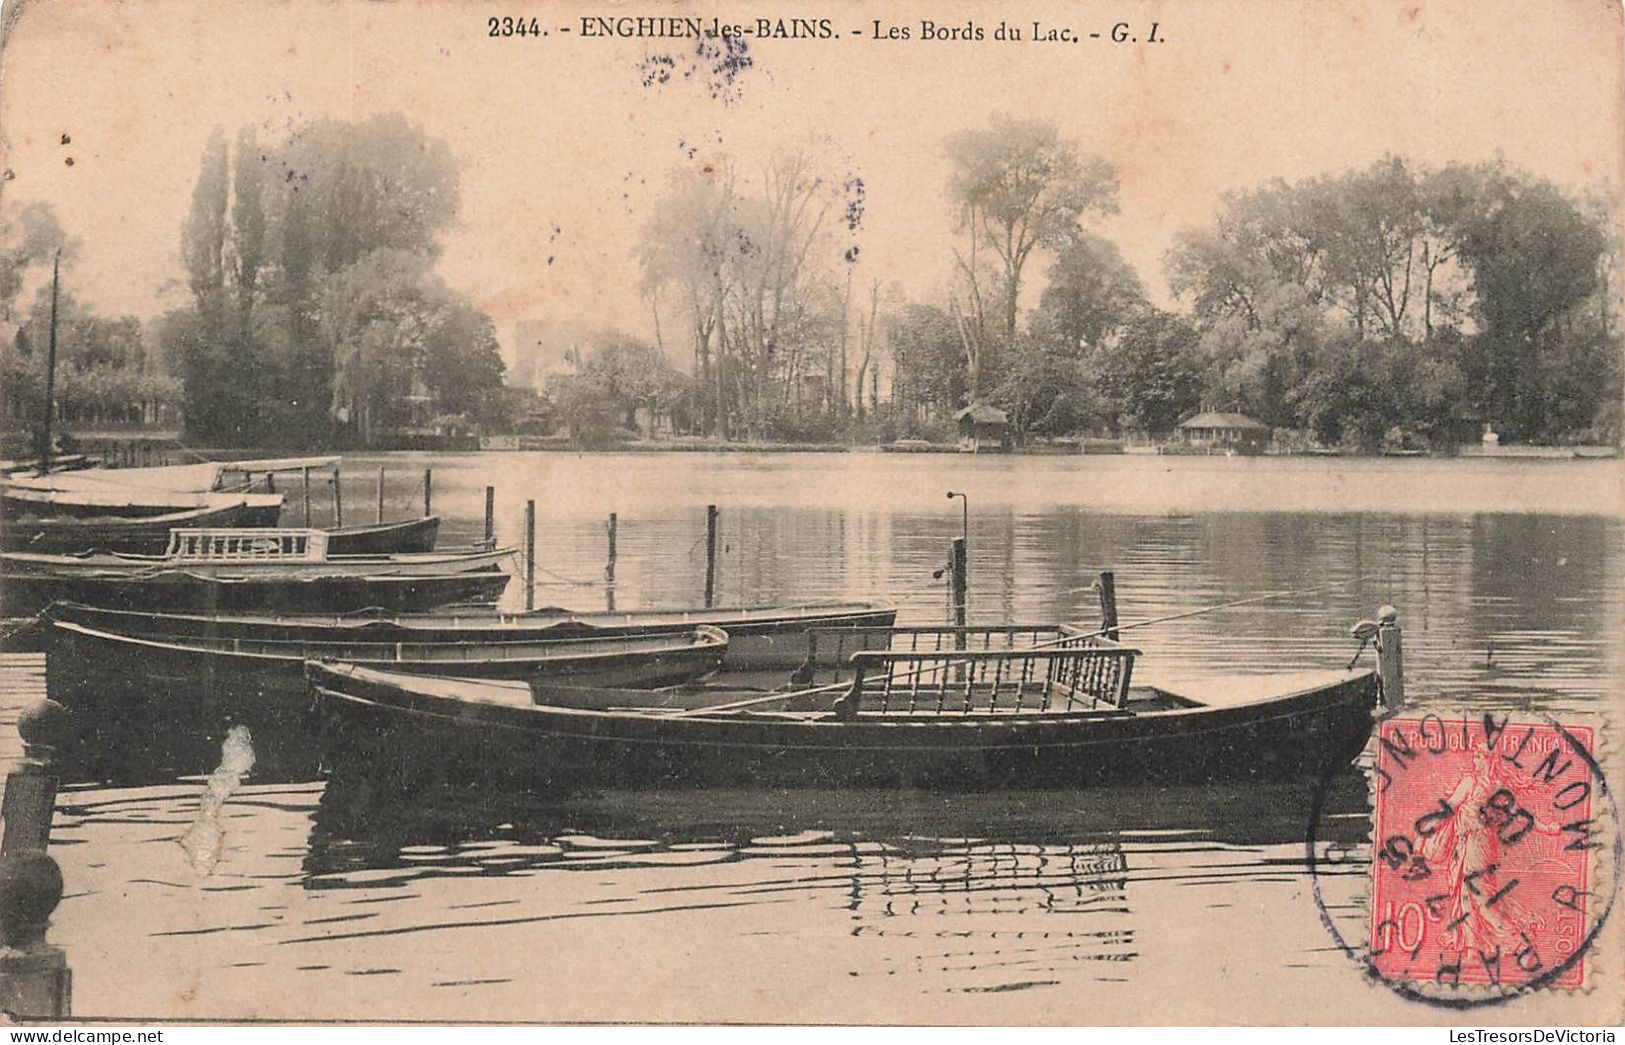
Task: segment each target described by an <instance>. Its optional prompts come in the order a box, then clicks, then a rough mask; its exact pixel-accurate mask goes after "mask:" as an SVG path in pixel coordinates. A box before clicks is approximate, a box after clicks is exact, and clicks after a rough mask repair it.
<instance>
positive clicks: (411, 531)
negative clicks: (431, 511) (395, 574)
mask: <svg viewBox="0 0 1625 1045" xmlns="http://www.w3.org/2000/svg"><path fill="white" fill-rule="evenodd" d="M439 535H440V516H438V515H425V516H424V517H423V518H421V519H407V520H405V521H403V522H392V523H373V524H369V525H364V526H341V527H338V528H337V529H332V530H328V531H327V553H328V554H329V555H394V554H399V553H402V552H432V551H434V542H435V538H436V537H438V536H439Z"/></svg>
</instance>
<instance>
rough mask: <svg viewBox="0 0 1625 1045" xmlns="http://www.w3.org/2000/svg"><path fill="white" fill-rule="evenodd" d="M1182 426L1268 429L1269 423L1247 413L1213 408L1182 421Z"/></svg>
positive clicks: (1180, 424) (1180, 425)
mask: <svg viewBox="0 0 1625 1045" xmlns="http://www.w3.org/2000/svg"><path fill="white" fill-rule="evenodd" d="M1179 427H1181V428H1242V429H1249V430H1251V429H1267V428H1269V425H1267V424H1265V423H1264V422H1262V421H1254V420H1253V419H1252V418H1250V417H1248V416H1247V415H1246V414H1225V413H1218V412H1215V411H1212V410H1209V411H1206V412H1204V413H1200V414H1197V415H1196V416H1195V417H1193V418H1191V419H1190V420H1189V421H1181V422H1180V423H1179Z"/></svg>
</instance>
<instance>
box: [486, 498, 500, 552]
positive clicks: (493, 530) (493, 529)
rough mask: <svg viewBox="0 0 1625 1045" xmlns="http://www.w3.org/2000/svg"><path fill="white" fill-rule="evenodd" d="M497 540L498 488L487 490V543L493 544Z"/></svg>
mask: <svg viewBox="0 0 1625 1045" xmlns="http://www.w3.org/2000/svg"><path fill="white" fill-rule="evenodd" d="M496 539H497V488H496V487H494V486H487V487H486V488H485V543H487V544H491V543H493V542H494V541H495V540H496Z"/></svg>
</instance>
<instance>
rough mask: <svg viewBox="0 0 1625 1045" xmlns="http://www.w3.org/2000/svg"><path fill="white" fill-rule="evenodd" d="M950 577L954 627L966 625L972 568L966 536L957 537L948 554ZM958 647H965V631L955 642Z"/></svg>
mask: <svg viewBox="0 0 1625 1045" xmlns="http://www.w3.org/2000/svg"><path fill="white" fill-rule="evenodd" d="M948 577H949V584H950V585H951V587H952V592H953V601H954V627H956V628H963V627H965V618H966V616H967V604H968V601H969V600H968V599H967V598H966V589H967V588H968V587H969V584H970V569H969V565H968V557H967V555H966V546H965V538H963V537H955V538H954V544H953V550H952V552H950V553H949V556H948ZM954 647H955V648H956V649H964V648H965V633H964V632H963V631H961V632H960V633H959V635H958V636H957V638H956V641H955V643H954Z"/></svg>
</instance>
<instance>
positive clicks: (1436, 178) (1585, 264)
mask: <svg viewBox="0 0 1625 1045" xmlns="http://www.w3.org/2000/svg"><path fill="white" fill-rule="evenodd" d="M1605 226H1606V220H1605V219H1603V218H1600V217H1599V215H1598V214H1597V213H1595V212H1588V211H1587V210H1585V209H1584V208H1582V207H1581V206H1579V205H1578V204H1576V202H1575V201H1573V200H1570V199H1569V198H1567V197H1566V196H1565V195H1564V194H1563V193H1561V192H1560V191H1558V190H1557V189H1556V188H1555V187H1554V186H1552V185H1551V184H1550V183H1547V182H1544V181H1538V180H1536V179H1532V178H1530V177H1529V176H1528V175H1525V174H1522V173H1519V172H1516V171H1513V170H1510V169H1508V168H1506V167H1505V166H1504V165H1500V164H1496V165H1483V166H1476V167H1468V166H1461V165H1457V166H1452V167H1447V168H1445V169H1443V170H1440V171H1433V172H1429V171H1418V170H1416V169H1414V168H1412V167H1411V166H1410V165H1408V164H1406V163H1405V162H1404V161H1402V160H1400V159H1397V158H1393V157H1389V158H1387V159H1384V160H1383V161H1381V162H1379V163H1377V164H1374V165H1373V166H1371V167H1369V168H1366V169H1364V170H1356V171H1350V172H1346V173H1343V174H1341V175H1337V176H1334V177H1326V178H1318V179H1311V180H1308V181H1304V182H1301V183H1298V184H1296V185H1288V184H1286V183H1284V182H1280V181H1275V182H1270V183H1268V184H1266V185H1264V186H1261V187H1260V188H1258V189H1256V190H1254V191H1253V192H1250V193H1245V194H1240V195H1233V196H1230V197H1227V198H1226V200H1225V204H1224V209H1223V211H1222V213H1221V214H1220V216H1219V219H1218V221H1217V223H1216V226H1215V228H1214V229H1213V230H1212V231H1209V232H1204V233H1196V234H1188V235H1185V236H1182V237H1181V238H1180V240H1179V241H1178V243H1177V244H1176V246H1175V249H1174V250H1173V252H1172V253H1171V254H1170V257H1169V273H1170V277H1171V282H1172V284H1173V286H1174V289H1175V291H1176V292H1177V293H1179V294H1180V295H1181V296H1182V297H1185V298H1186V299H1187V300H1189V301H1190V302H1191V303H1192V306H1193V310H1194V312H1195V315H1196V317H1197V320H1198V324H1199V328H1200V330H1201V338H1202V348H1203V354H1204V356H1205V357H1206V359H1207V361H1208V368H1207V374H1206V382H1205V384H1206V388H1205V393H1204V395H1205V398H1206V399H1207V401H1208V402H1209V403H1210V405H1215V406H1223V407H1228V408H1233V409H1242V410H1245V411H1247V412H1249V413H1252V414H1254V416H1258V417H1260V418H1261V419H1264V420H1267V421H1269V422H1270V423H1272V424H1274V425H1277V426H1288V427H1291V426H1297V427H1308V428H1311V429H1314V430H1316V431H1317V432H1319V433H1321V434H1323V435H1324V436H1328V437H1332V436H1335V437H1336V438H1345V437H1348V438H1352V439H1354V440H1355V441H1358V442H1360V443H1361V444H1362V445H1370V444H1371V442H1372V439H1373V438H1378V437H1380V436H1382V435H1383V434H1386V433H1388V430H1389V429H1397V430H1398V432H1399V433H1400V434H1401V435H1407V436H1408V435H1416V436H1419V437H1421V438H1425V439H1428V440H1430V441H1432V442H1435V443H1439V442H1448V441H1450V440H1451V439H1452V438H1459V436H1460V430H1461V428H1462V427H1463V422H1471V421H1473V420H1475V419H1476V420H1482V421H1488V422H1491V423H1494V424H1495V425H1496V426H1497V427H1498V428H1500V429H1501V430H1502V431H1503V433H1504V434H1506V435H1509V436H1510V437H1512V438H1523V439H1534V438H1544V439H1556V438H1564V437H1566V436H1567V435H1568V434H1570V433H1575V432H1578V431H1580V430H1584V429H1589V428H1590V427H1591V425H1592V424H1593V423H1594V422H1596V421H1597V419H1599V418H1606V417H1608V416H1610V409H1611V408H1610V405H1609V404H1610V403H1617V402H1618V399H1619V394H1618V393H1619V388H1618V382H1617V381H1608V380H1595V377H1596V376H1600V375H1609V374H1613V373H1617V372H1618V365H1619V363H1618V361H1619V358H1620V351H1619V341H1618V337H1617V334H1616V333H1615V332H1614V331H1613V330H1612V329H1611V327H1610V324H1609V318H1608V316H1609V314H1608V310H1607V308H1606V307H1602V308H1598V307H1597V301H1596V298H1595V297H1594V294H1593V292H1594V290H1595V289H1596V288H1597V287H1598V286H1599V285H1601V284H1602V283H1603V282H1604V281H1605V277H1606V274H1607V273H1608V272H1609V271H1610V265H1611V264H1612V260H1611V259H1612V257H1613V253H1614V252H1613V250H1612V248H1611V246H1610V244H1609V242H1608V240H1607V237H1606V235H1605V234H1604V232H1603V229H1604V227H1605ZM1605 297H1606V295H1605ZM1339 353H1341V354H1339ZM1355 360H1357V361H1359V363H1360V366H1361V369H1359V371H1358V372H1355V371H1352V370H1350V366H1351V361H1355ZM1373 367H1375V368H1378V369H1380V371H1381V372H1382V373H1384V374H1385V375H1387V377H1386V380H1388V381H1389V382H1390V384H1391V389H1390V393H1381V392H1379V391H1378V390H1376V389H1374V388H1371V387H1368V385H1369V377H1370V372H1371V371H1370V368H1373ZM1328 374H1330V375H1336V376H1335V377H1328V376H1327V375H1328ZM1584 374H1591V375H1593V380H1590V381H1588V380H1586V379H1585V378H1584V377H1583V376H1582V375H1584ZM1334 380H1336V381H1347V382H1349V383H1350V387H1349V390H1348V391H1347V392H1338V391H1336V390H1335V389H1334V388H1333V387H1332V386H1331V384H1329V382H1332V381H1334ZM1339 411H1342V412H1343V416H1338V412H1339ZM1614 413H1615V414H1617V409H1614ZM1383 422H1386V427H1385V428H1383V429H1382V430H1381V432H1380V433H1379V436H1378V437H1373V435H1372V431H1373V429H1374V426H1376V425H1377V424H1379V423H1383ZM1350 432H1353V433H1354V434H1353V435H1352V436H1350V435H1349V433H1350Z"/></svg>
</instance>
